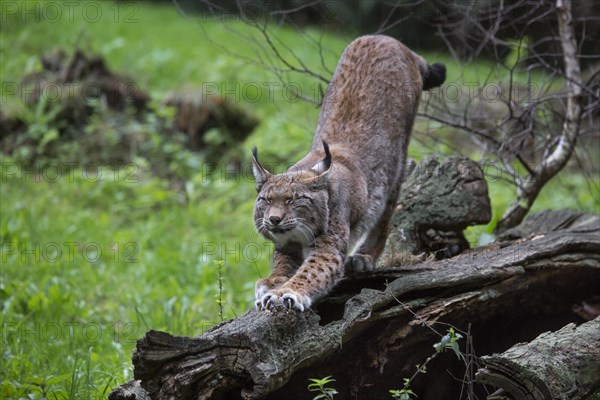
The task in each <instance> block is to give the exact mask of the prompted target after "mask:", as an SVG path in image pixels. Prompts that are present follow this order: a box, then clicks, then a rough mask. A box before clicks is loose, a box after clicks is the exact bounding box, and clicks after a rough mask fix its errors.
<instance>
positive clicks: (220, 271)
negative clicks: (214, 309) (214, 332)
mask: <svg viewBox="0 0 600 400" xmlns="http://www.w3.org/2000/svg"><path fill="white" fill-rule="evenodd" d="M215 265H216V266H217V282H218V283H219V293H217V294H216V295H215V296H216V298H217V305H218V306H219V318H221V321H223V320H224V319H225V318H224V317H223V266H225V261H223V260H216V261H215Z"/></svg>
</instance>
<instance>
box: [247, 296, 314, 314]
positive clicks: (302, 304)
mask: <svg viewBox="0 0 600 400" xmlns="http://www.w3.org/2000/svg"><path fill="white" fill-rule="evenodd" d="M273 292H274V291H270V292H268V293H266V294H265V295H264V296H262V297H261V298H260V299H259V300H256V303H255V304H256V309H257V310H258V311H265V310H272V309H273V308H274V307H275V306H276V305H278V304H281V305H282V306H284V307H285V308H287V309H288V310H294V309H296V310H298V311H300V312H302V311H304V310H306V309H308V308H310V305H311V303H312V301H311V299H310V297H308V296H303V295H301V294H298V293H295V292H292V291H289V292H281V293H280V294H277V293H273Z"/></svg>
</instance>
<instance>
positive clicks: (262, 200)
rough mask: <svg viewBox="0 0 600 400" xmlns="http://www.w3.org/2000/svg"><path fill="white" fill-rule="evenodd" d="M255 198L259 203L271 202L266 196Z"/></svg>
mask: <svg viewBox="0 0 600 400" xmlns="http://www.w3.org/2000/svg"><path fill="white" fill-rule="evenodd" d="M256 200H257V201H259V202H261V203H267V204H271V199H270V198H268V197H264V196H260V197H259V198H257V199H256Z"/></svg>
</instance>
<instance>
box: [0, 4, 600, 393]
mask: <svg viewBox="0 0 600 400" xmlns="http://www.w3.org/2000/svg"><path fill="white" fill-rule="evenodd" d="M13 3H14V2H0V4H1V5H2V7H3V16H2V18H3V21H2V22H3V23H2V28H1V29H2V30H1V34H2V36H1V43H0V55H1V57H2V63H1V65H0V73H1V75H2V82H3V93H2V104H3V108H4V107H6V109H7V110H11V109H18V108H19V107H22V105H21V104H20V100H19V98H18V96H14V95H11V94H10V93H8V92H6V91H5V86H4V83H6V82H19V81H20V78H21V77H22V76H23V74H24V73H29V72H35V71H37V70H38V69H39V61H38V58H37V57H38V55H39V54H41V53H43V52H45V51H47V50H48V49H51V48H53V47H65V48H67V49H73V47H74V46H77V45H78V46H80V47H82V48H84V49H86V50H91V51H93V52H96V53H100V54H102V55H103V56H104V57H105V58H106V59H107V61H108V64H109V66H110V67H111V68H112V69H113V70H115V71H122V72H125V73H127V74H129V75H130V76H133V77H134V78H135V79H136V81H137V82H138V83H139V85H140V86H141V87H142V88H147V89H148V90H150V92H151V94H152V95H153V96H154V97H155V98H158V99H160V98H162V97H164V96H165V94H166V93H167V92H168V91H170V90H174V89H182V88H188V89H190V90H193V89H195V90H199V89H200V88H202V87H203V85H204V86H206V85H207V84H210V85H214V84H216V85H217V86H218V88H219V89H220V91H221V92H227V91H228V90H229V92H230V93H231V95H230V96H233V97H234V99H235V100H236V101H239V102H240V104H242V105H243V107H246V108H247V109H248V110H249V111H250V112H251V113H253V114H255V115H257V116H258V117H259V118H260V119H261V124H260V125H259V127H258V128H257V129H256V131H255V132H254V133H253V135H252V136H251V138H250V139H249V140H248V141H247V143H245V144H244V145H243V146H244V151H245V152H247V153H249V149H250V147H251V146H253V145H258V146H259V148H260V149H261V152H262V153H263V155H262V157H263V159H265V160H269V159H273V160H277V161H282V160H293V159H297V158H298V157H299V156H300V155H301V154H302V152H304V151H306V148H307V147H308V144H309V142H310V140H311V137H312V131H313V129H314V125H315V121H316V117H317V113H318V110H317V109H316V108H315V106H314V105H310V104H307V103H304V102H301V101H296V100H293V99H290V98H289V97H287V95H286V92H284V91H282V90H281V87H280V86H277V80H276V79H275V77H273V75H271V74H268V73H267V72H266V71H265V68H263V67H261V66H256V65H253V64H252V63H251V62H249V61H248V60H245V59H244V56H246V57H253V58H254V59H256V57H255V56H256V55H257V54H259V51H257V50H256V49H253V48H252V47H251V46H249V45H248V42H247V41H245V40H243V39H240V38H239V37H237V35H236V32H237V33H240V32H241V33H242V34H250V33H252V32H254V33H256V32H255V31H251V30H249V29H248V28H246V27H244V26H243V25H242V24H240V23H239V22H236V21H231V22H230V23H228V24H227V25H223V24H221V23H219V22H215V21H211V20H202V19H198V18H189V17H188V18H184V17H182V16H181V15H180V14H179V13H178V11H177V10H176V9H175V8H174V7H173V6H168V5H166V6H156V5H152V4H150V3H139V4H138V3H135V4H132V5H129V6H125V5H119V6H118V7H117V6H115V4H121V3H115V4H113V3H111V2H105V3H104V2H100V3H97V2H90V3H91V4H93V6H91V7H93V8H89V9H86V10H87V11H86V12H87V14H86V12H84V9H85V7H86V4H88V3H86V2H83V3H78V5H77V6H75V8H74V9H73V10H72V12H70V11H69V9H68V8H67V7H66V6H65V7H62V8H60V9H59V10H60V13H61V14H60V18H57V17H56V15H55V14H51V13H52V12H53V10H52V9H49V8H44V7H45V6H43V4H49V3H37V2H25V3H24V4H28V6H27V7H32V8H31V9H33V10H34V11H36V10H37V12H38V13H37V14H35V13H33V14H31V13H29V14H27V13H23V9H20V10H16V11H15V12H13V11H12V9H11V8H7V7H8V5H9V4H13ZM51 3H53V4H57V3H56V2H51ZM36 4H37V5H38V8H37V9H36V8H35V7H36V6H35V5H36ZM11 7H12V6H11ZM96 7H100V8H98V10H100V11H99V14H98V13H94V10H96ZM115 7H116V8H115ZM4 18H5V19H6V20H4ZM277 31H278V34H277V37H278V38H280V39H281V41H282V42H283V43H288V44H290V45H295V46H296V48H297V49H298V51H297V54H298V56H299V57H300V58H302V59H303V60H307V62H308V63H309V65H310V66H311V68H314V69H316V70H320V71H321V72H322V73H324V74H325V73H326V71H324V70H323V69H322V68H320V65H321V60H320V58H319V57H318V56H317V55H316V54H315V53H314V52H313V51H312V50H311V48H310V47H308V46H303V45H302V43H305V42H306V40H307V39H306V37H304V38H298V34H297V33H295V32H294V31H292V30H288V29H285V28H277ZM307 34H309V35H312V36H311V37H314V38H317V39H318V38H319V37H320V35H321V34H320V33H319V32H317V31H311V30H309V31H307ZM209 39H212V40H214V41H215V43H216V44H211V43H210V40H209ZM300 40H301V42H299V41H300ZM349 40H350V37H337V36H335V35H325V36H323V41H324V43H325V45H326V47H328V48H330V49H331V53H328V54H327V55H326V57H327V59H326V60H325V61H326V63H327V64H328V65H330V66H331V65H334V64H335V60H336V59H337V57H338V56H339V54H340V52H341V51H342V49H343V48H344V46H345V45H346V44H347V43H348V41H349ZM298 42H299V43H298ZM217 44H221V45H223V44H226V46H227V49H225V48H220V47H219V46H218V45H217ZM229 52H234V53H238V54H239V55H241V57H240V56H234V55H232V54H228V53H229ZM426 56H427V58H430V59H441V61H445V62H446V63H447V65H448V70H449V77H450V78H452V77H453V76H454V77H456V76H458V75H459V73H460V72H461V71H466V70H468V71H470V72H469V74H472V76H466V77H463V78H462V79H464V80H471V81H474V80H476V79H477V74H478V72H477V68H472V69H464V68H462V67H461V66H459V65H457V64H455V63H453V62H452V60H449V59H444V58H443V57H442V56H440V55H435V54H429V55H427V54H426ZM478 68H483V69H485V68H488V66H486V65H479V66H478ZM288 78H289V79H290V80H291V81H292V82H295V83H297V84H298V87H300V88H301V90H302V92H303V94H306V95H311V94H316V93H317V89H316V86H314V81H313V80H311V79H308V78H307V77H305V76H303V75H297V76H293V75H292V76H289V77H288ZM269 87H272V88H273V89H272V90H271V89H269ZM257 88H258V89H257ZM253 90H254V91H253ZM271 95H273V96H272V97H271ZM411 155H412V156H414V157H417V158H421V157H422V156H423V154H422V149H421V148H419V146H413V148H412V149H411ZM13 161H14V160H12V159H10V158H6V157H4V158H2V160H0V162H1V164H0V165H1V167H2V168H1V171H0V172H1V175H0V179H1V181H0V184H1V188H2V190H1V191H0V206H1V210H0V211H1V216H0V239H1V241H2V249H1V254H0V255H1V257H2V260H1V263H2V271H1V272H2V273H1V280H0V300H1V303H0V307H1V309H2V315H1V319H2V320H1V323H2V341H3V342H2V345H3V346H2V351H3V355H2V359H1V361H0V362H1V365H0V382H1V383H0V398H6V399H13V398H14V399H17V398H37V397H47V398H50V399H55V398H56V399H96V398H105V396H106V393H107V391H109V390H110V388H112V387H114V386H116V385H117V384H118V383H121V382H124V381H126V380H128V379H130V378H131V367H130V356H131V352H132V349H133V347H134V346H135V340H136V339H137V338H139V337H140V336H142V335H143V333H144V331H145V330H147V329H150V328H152V329H162V330H168V331H170V332H173V333H176V334H182V335H193V334H198V333H199V332H200V331H202V330H203V329H206V328H208V327H209V326H211V325H213V324H214V323H215V322H218V321H219V320H221V319H222V318H226V317H233V316H235V315H239V314H241V313H243V312H244V311H245V310H246V309H248V308H249V307H250V306H251V304H252V298H253V285H254V281H255V280H256V279H257V278H259V277H261V276H264V275H265V274H267V272H268V268H269V267H268V259H269V256H270V252H271V248H270V246H269V245H268V244H266V243H265V242H264V241H263V240H261V239H260V238H258V236H257V235H256V233H255V232H254V228H253V225H252V220H251V214H252V205H253V196H254V184H253V181H252V178H251V176H250V174H249V171H246V173H245V174H244V175H243V176H242V177H236V178H232V177H229V176H227V175H225V174H221V172H220V171H217V173H215V174H207V173H206V171H202V166H201V165H200V166H199V171H198V173H197V174H196V176H194V178H193V179H192V180H190V182H188V184H187V185H186V191H187V193H186V194H187V197H188V198H189V199H192V201H184V200H182V198H181V195H180V194H179V193H176V192H174V191H171V190H169V189H168V184H167V182H165V181H162V180H159V179H157V178H154V177H152V176H150V175H149V174H148V173H147V172H146V171H145V168H144V165H145V164H144V162H145V163H148V162H151V160H140V162H139V164H136V165H140V166H141V168H140V169H139V170H138V169H132V168H130V167H121V168H118V169H115V168H114V167H113V168H109V167H105V168H102V169H100V170H99V171H100V172H98V170H96V169H95V168H90V166H85V167H84V168H81V167H79V168H75V169H74V170H73V171H71V172H68V171H67V169H66V164H65V163H68V162H70V161H71V160H59V161H57V162H56V163H55V164H53V165H50V166H46V167H43V168H42V167H40V168H38V169H35V168H34V169H33V170H31V169H22V168H20V167H19V166H18V165H16V163H14V162H13ZM57 167H58V168H57ZM584 183H585V182H584V181H583V179H582V178H580V177H573V176H565V177H562V178H560V179H559V180H557V181H555V182H553V183H552V184H551V185H550V186H549V187H548V188H547V189H545V190H544V192H543V197H542V198H541V199H540V201H539V202H538V203H537V204H536V209H541V208H559V207H572V208H578V209H585V210H593V209H596V211H598V209H597V207H598V205H597V203H596V202H594V199H593V196H592V195H591V194H590V192H589V191H587V190H585V184H584ZM490 190H491V197H492V201H493V203H494V210H495V214H496V215H498V213H499V212H500V211H501V210H503V209H504V208H505V207H506V205H507V204H508V202H509V201H510V199H511V198H512V193H511V191H510V189H509V188H507V187H506V186H505V185H503V184H497V183H495V184H492V186H491V188H490ZM486 229H489V228H486V227H482V228H477V229H475V230H474V231H473V232H472V233H471V234H470V235H471V236H470V237H472V238H473V239H474V240H477V237H478V235H479V234H480V233H481V232H482V231H485V230H486ZM220 286H222V289H220Z"/></svg>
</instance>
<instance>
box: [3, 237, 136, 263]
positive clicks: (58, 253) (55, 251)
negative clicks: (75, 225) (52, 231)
mask: <svg viewBox="0 0 600 400" xmlns="http://www.w3.org/2000/svg"><path fill="white" fill-rule="evenodd" d="M139 250H140V247H139V245H138V244H137V243H136V242H125V243H117V242H113V243H109V244H107V245H104V246H102V245H100V244H98V243H95V242H87V243H83V242H62V243H59V242H47V243H40V242H35V243H13V242H4V243H2V244H1V245H0V254H1V259H2V262H3V263H6V262H9V261H10V260H12V259H14V258H15V257H16V258H17V259H18V260H19V261H20V262H22V263H26V262H35V263H41V262H45V263H49V264H54V263H58V262H75V261H76V260H83V261H86V262H88V263H92V264H93V263H98V262H100V261H113V262H115V263H125V264H132V263H137V262H138V259H137V257H136V256H137V254H138V252H139Z"/></svg>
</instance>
